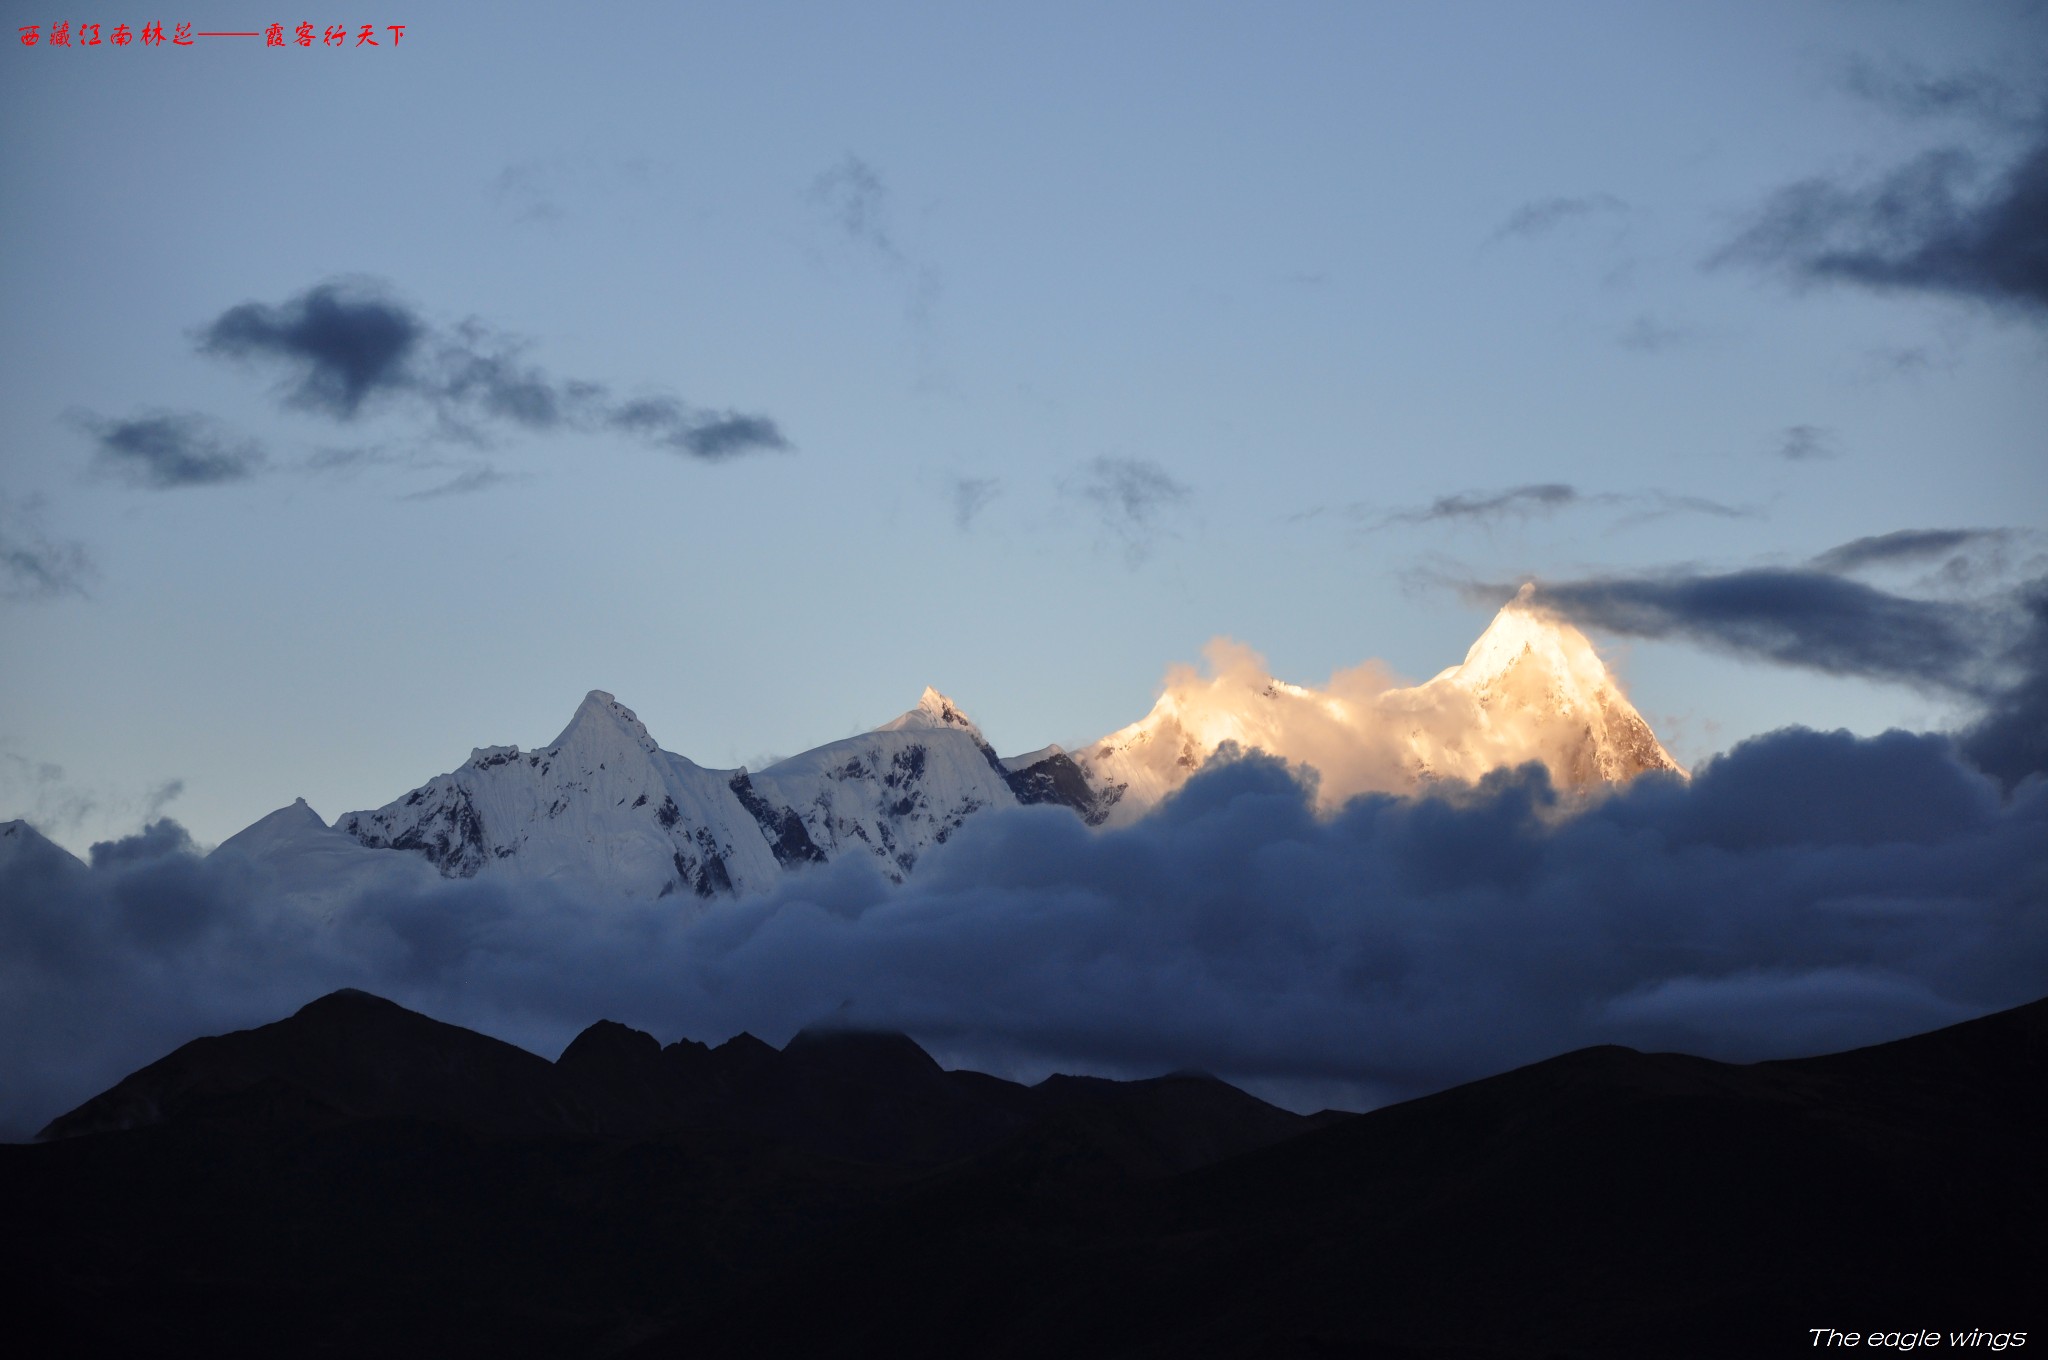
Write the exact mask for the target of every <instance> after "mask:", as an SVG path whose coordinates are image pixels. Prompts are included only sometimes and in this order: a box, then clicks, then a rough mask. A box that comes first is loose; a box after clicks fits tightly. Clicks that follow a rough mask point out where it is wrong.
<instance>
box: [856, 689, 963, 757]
mask: <svg viewBox="0 0 2048 1360" xmlns="http://www.w3.org/2000/svg"><path fill="white" fill-rule="evenodd" d="M921 727H940V728H945V727H950V728H955V729H957V730H959V731H962V732H965V733H967V734H968V735H970V736H972V737H973V738H974V740H975V741H976V742H977V743H979V744H980V745H983V746H986V745H988V740H987V739H986V738H985V737H983V736H982V735H981V729H980V728H979V727H976V726H975V725H974V722H973V720H972V719H970V718H969V717H968V716H967V715H966V714H965V713H962V712H961V711H960V706H959V705H958V704H955V703H954V702H953V701H952V700H951V699H948V698H947V697H946V696H945V695H943V694H941V693H939V692H938V691H937V690H935V689H933V688H932V687H931V686H930V685H926V686H925V687H924V693H923V694H922V695H920V696H918V700H917V707H916V708H913V709H911V710H910V711H908V712H906V713H900V714H898V715H897V716H895V717H893V718H891V719H889V721H887V722H885V723H883V724H882V725H881V726H880V727H878V728H876V729H875V730H876V731H877V732H907V731H911V730H913V729H915V728H921Z"/></svg>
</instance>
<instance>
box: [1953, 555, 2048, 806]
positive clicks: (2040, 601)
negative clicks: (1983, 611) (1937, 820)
mask: <svg viewBox="0 0 2048 1360" xmlns="http://www.w3.org/2000/svg"><path fill="white" fill-rule="evenodd" d="M2018 602H2019V608H2018V610H2017V611H2016V613H2017V617H2016V619H2015V621H2014V624H2013V626H2012V628H2011V632H2010V640H2009V641H2008V642H2007V644H2006V646H2005V647H2004V649H2003V653H2002V656H2001V660H2002V661H2003V663H2004V666H2005V669H2006V672H2007V674H2008V675H2010V676H2011V677H2012V680H2011V682H2010V683H2009V684H2007V685H2006V687H2005V688H2003V689H2002V690H2000V691H1999V692H1998V693H1997V694H1995V695H1994V696H1993V697H1992V699H1991V701H1990V702H1989V703H1988V704H1987V705H1986V706H1985V711H1984V713H1983V715H1982V716H1981V717H1979V718H1978V720H1977V721H1976V722H1975V723H1973V724H1972V725H1971V726H1970V727H1968V728H1967V729H1965V730H1964V732H1963V733H1962V739H1961V740H1962V750H1963V753H1964V755H1966V756H1967V757H1969V759H1970V760H1971V761H1973V762H1974V763H1975V764H1976V765H1977V767H1978V768H1979V769H1981V770H1984V771H1985V772H1987V773H1988V774H1990V775H1992V776H1993V777H1994V778H1996V779H1998V780H1999V781H2000V782H2001V783H2002V784H2004V785H2005V786H2006V787H2007V788H2008V789H2010V788H2011V787H2013V786H2014V785H2016V784H2018V783H2019V781H2020V780H2022V779H2024V778H2026V777H2027V776H2028V775H2034V774H2040V773H2043V772H2048V579H2044V580H2038V581H2032V582H2029V583H2028V584H2027V585H2025V586H2023V587H2021V588H2020V591H2019V593H2018Z"/></svg>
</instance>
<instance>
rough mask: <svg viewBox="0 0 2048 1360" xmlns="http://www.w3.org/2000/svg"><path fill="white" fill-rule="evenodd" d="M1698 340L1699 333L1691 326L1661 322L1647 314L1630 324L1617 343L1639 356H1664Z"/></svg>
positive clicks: (1616, 340) (1616, 338)
mask: <svg viewBox="0 0 2048 1360" xmlns="http://www.w3.org/2000/svg"><path fill="white" fill-rule="evenodd" d="M1697 339H1699V332H1698V331H1697V330H1695V329H1694V328H1692V327H1691V326H1681V325H1673V324H1672V323H1670V322H1666V321H1659V320H1658V319H1657V318H1656V317H1654V316H1651V315H1649V314H1648V313H1647V312H1646V313H1644V314H1643V315H1641V316H1638V317H1637V318H1636V319H1635V320H1633V321H1631V322H1629V323H1628V325H1627V326H1626V327H1625V328H1623V330H1622V332H1621V334H1620V335H1619V336H1617V337H1615V343H1616V344H1618V345H1620V346H1621V347H1622V348H1623V349H1628V350H1634V351H1635V352H1636V353H1638V354H1662V353H1664V352H1665V351H1667V350H1672V349H1677V348H1679V347H1680V346H1682V345H1686V344H1689V343H1691V342H1692V341H1694V340H1697Z"/></svg>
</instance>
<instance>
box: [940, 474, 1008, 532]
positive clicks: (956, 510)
mask: <svg viewBox="0 0 2048 1360" xmlns="http://www.w3.org/2000/svg"><path fill="white" fill-rule="evenodd" d="M1002 486H1003V483H1002V479H1001V478H998V477H955V478H954V479H953V485H952V496H953V523H954V525H955V527H957V528H959V529H960V530H961V531H963V532H965V530H966V529H967V527H968V526H969V525H971V524H973V523H974V518H975V516H977V515H979V514H980V513H981V512H982V511H983V510H986V509H987V508H988V504H989V502H990V501H992V500H994V499H995V498H996V496H997V495H998V494H999V493H1000V492H1001V490H1002Z"/></svg>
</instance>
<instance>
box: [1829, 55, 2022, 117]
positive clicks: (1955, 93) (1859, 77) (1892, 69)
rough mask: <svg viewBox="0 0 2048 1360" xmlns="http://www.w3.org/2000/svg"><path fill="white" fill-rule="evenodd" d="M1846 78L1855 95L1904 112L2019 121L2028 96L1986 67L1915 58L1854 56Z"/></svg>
mask: <svg viewBox="0 0 2048 1360" xmlns="http://www.w3.org/2000/svg"><path fill="white" fill-rule="evenodd" d="M1842 84H1843V86H1844V87H1845V88H1846V89H1847V90H1848V91H1849V92H1850V93H1851V94H1853V95H1855V96H1857V97H1858V98H1859V99H1863V100H1865V101H1867V102H1869V103H1871V104H1875V105H1877V106H1878V107H1879V108H1882V109H1884V110H1885V111H1886V112H1888V113H1891V114H1894V115H1896V116H1898V117H1901V118H1910V119H1930V118H1949V117H1962V118H1970V119H1975V120H1977V121H1980V122H1985V123H1992V124H1999V125H2007V126H2011V125H2015V124H2018V123H2019V122H2020V120H2021V118H2022V117H2023V109H2024V101H2022V100H2021V99H2020V97H2019V94H2018V92H2017V91H2016V90H2014V89H2013V87H2012V86H2010V85H2008V84H2007V83H2006V82H2005V81H2003V80H2000V79H1999V78H1998V77H1997V76H1995V75H1992V74H1991V73H1990V72H1988V71H1951V72H1947V73H1937V72H1933V71H1930V70H1928V69H1927V68H1926V67H1924V66H1921V65H1919V64H1917V63H1914V62H1909V61H1904V60H1901V59H1897V58H1894V59H1892V60H1890V61H1886V62H1876V61H1872V60H1871V59H1869V58H1868V57H1862V56H1857V57H1852V58H1850V60H1849V62H1848V64H1847V65H1846V66H1845V67H1844V68H1843V72H1842Z"/></svg>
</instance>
